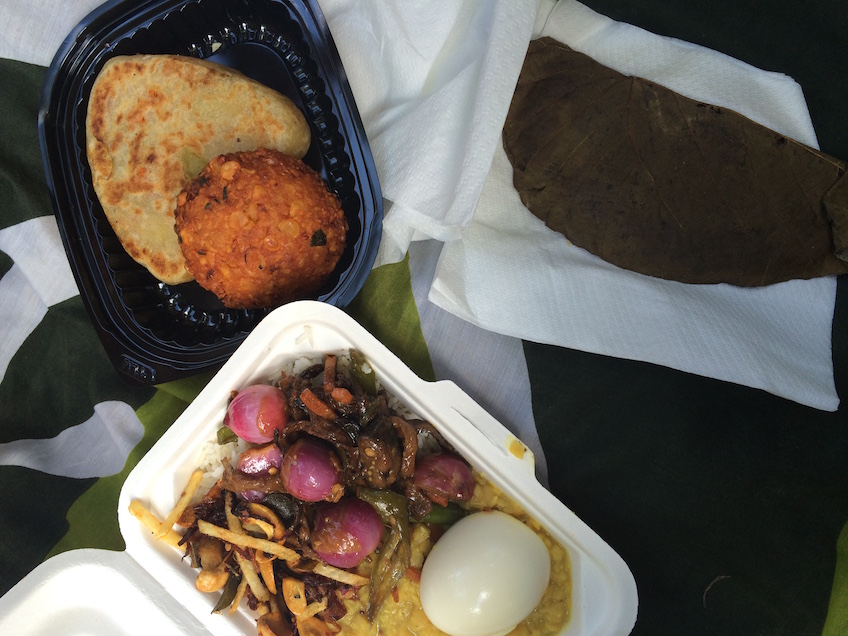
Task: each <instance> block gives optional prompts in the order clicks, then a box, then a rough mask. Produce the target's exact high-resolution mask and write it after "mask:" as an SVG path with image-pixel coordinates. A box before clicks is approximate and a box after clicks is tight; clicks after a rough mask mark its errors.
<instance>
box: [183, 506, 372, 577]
mask: <svg viewBox="0 0 848 636" xmlns="http://www.w3.org/2000/svg"><path fill="white" fill-rule="evenodd" d="M197 529H198V530H199V531H200V532H202V533H203V534H206V535H209V536H210V537H215V538H216V539H221V540H222V541H227V542H228V543H232V544H233V545H237V546H239V547H240V548H252V549H254V550H261V551H263V552H267V553H268V554H273V555H274V556H277V557H279V558H281V559H283V560H285V561H288V562H290V563H297V562H298V561H300V559H301V556H300V555H299V554H298V553H297V552H295V551H294V550H292V549H291V548H287V547H286V546H284V545H282V544H281V543H277V542H275V541H268V540H267V539H260V538H258V537H252V536H250V535H248V534H238V533H235V532H232V531H231V530H227V529H226V528H221V527H220V526H216V525H215V524H214V523H209V522H208V521H204V520H203V519H198V520H197ZM312 571H313V572H315V573H316V574H320V575H321V576H325V577H327V578H328V579H333V580H334V581H338V582H340V583H346V584H348V585H353V586H355V587H361V586H363V585H365V584H366V583H368V578H367V577H364V576H360V575H359V574H355V573H353V572H348V571H347V570H342V569H340V568H336V567H333V566H331V565H326V564H324V563H317V564H316V565H315V567H314V569H313V570H312Z"/></svg>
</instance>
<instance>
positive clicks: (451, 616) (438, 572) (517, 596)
mask: <svg viewBox="0 0 848 636" xmlns="http://www.w3.org/2000/svg"><path fill="white" fill-rule="evenodd" d="M550 574H551V558H550V554H549V553H548V549H547V547H546V546H545V544H544V543H543V542H542V540H541V538H539V535H538V534H536V533H535V532H534V531H533V530H531V529H530V528H528V527H527V526H526V525H524V524H523V523H522V522H521V521H519V520H518V519H516V518H515V517H512V516H510V515H508V514H505V513H503V512H498V511H494V510H493V511H484V512H476V513H473V514H471V515H468V516H467V517H464V518H463V519H461V520H460V521H458V522H457V523H456V524H454V525H453V526H452V527H451V528H449V529H448V530H447V532H445V534H444V535H442V537H441V538H439V540H438V541H436V543H435V544H434V545H433V549H432V550H431V551H430V554H429V555H428V556H427V558H426V559H425V561H424V566H423V567H422V569H421V606H422V608H423V609H424V613H425V614H426V615H427V618H428V619H430V622H431V623H433V625H434V626H436V627H438V628H439V629H440V630H442V631H443V632H446V633H447V634H450V636H502V635H503V634H507V633H509V632H510V631H512V630H513V628H515V626H516V625H518V623H520V622H521V621H522V620H523V619H524V618H525V617H526V616H527V615H528V614H529V613H530V612H532V611H533V609H534V608H535V607H536V606H537V605H538V604H539V601H540V600H541V599H542V595H543V594H544V593H545V589H546V588H547V586H548V580H549V579H550Z"/></svg>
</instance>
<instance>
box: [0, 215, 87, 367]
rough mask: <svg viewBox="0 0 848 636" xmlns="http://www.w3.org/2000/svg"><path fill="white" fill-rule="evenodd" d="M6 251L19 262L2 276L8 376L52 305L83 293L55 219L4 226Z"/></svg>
mask: <svg viewBox="0 0 848 636" xmlns="http://www.w3.org/2000/svg"><path fill="white" fill-rule="evenodd" d="M0 251H2V252H5V253H6V254H8V255H9V256H10V257H11V258H12V260H13V261H14V265H12V267H11V269H10V270H9V271H8V272H6V274H5V275H4V276H3V278H0V323H2V324H3V338H2V339H0V380H2V379H3V377H5V375H6V371H7V369H8V368H9V363H10V362H11V361H12V357H13V356H14V355H15V353H16V352H17V351H18V348H19V347H20V346H21V345H22V344H23V343H24V341H25V340H26V339H27V338H28V337H29V335H30V334H31V333H32V332H33V330H34V329H35V328H36V327H37V326H38V325H39V323H40V322H41V320H42V319H43V318H44V316H45V315H46V314H47V309H48V307H50V306H52V305H55V304H57V303H60V302H62V301H64V300H67V299H68V298H72V297H73V296H76V295H77V294H78V293H79V292H78V291H77V286H76V282H75V281H74V276H73V274H72V273H71V268H70V265H68V260H67V259H66V258H65V251H64V249H63V247H62V239H61V238H60V237H59V228H58V227H57V226H56V219H55V218H54V217H52V216H43V217H38V218H35V219H30V220H29V221H25V222H24V223H19V224H17V225H13V226H11V227H7V228H5V229H2V230H0Z"/></svg>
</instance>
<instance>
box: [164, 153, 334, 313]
mask: <svg viewBox="0 0 848 636" xmlns="http://www.w3.org/2000/svg"><path fill="white" fill-rule="evenodd" d="M174 217H175V229H176V231H177V235H178V236H179V240H180V247H181V249H182V251H183V254H184V255H185V259H186V264H187V267H188V269H189V271H190V272H191V273H192V274H193V275H194V277H195V279H196V280H197V282H198V283H199V284H200V285H201V286H202V287H203V288H205V289H207V290H209V291H211V292H212V293H214V294H215V295H216V296H218V298H220V299H221V302H223V303H224V305H225V306H227V307H231V308H240V309H254V308H259V307H273V306H275V305H279V304H282V303H284V302H287V301H290V300H295V299H297V298H303V297H306V296H309V295H310V294H313V293H315V292H316V291H317V290H318V289H319V288H320V287H321V285H322V284H323V283H324V282H325V281H326V280H327V278H328V276H329V275H330V274H331V273H332V271H333V270H334V269H335V267H336V265H337V264H338V262H339V259H340V258H341V255H342V252H344V248H345V235H346V233H347V228H348V226H347V220H346V219H345V215H344V212H343V211H342V208H341V204H340V203H339V200H338V198H337V197H336V196H335V195H334V194H333V193H331V192H330V191H329V190H328V189H327V184H326V183H325V182H324V180H323V179H322V178H321V176H320V175H319V174H318V173H317V172H315V171H314V170H313V169H312V168H310V167H309V166H307V165H306V164H305V163H304V162H303V161H301V160H300V159H297V158H295V157H291V156H288V155H285V154H283V153H281V152H278V151H276V150H268V149H264V148H261V149H259V150H255V151H250V152H235V153H231V154H224V155H219V156H218V157H216V158H214V159H213V160H212V161H210V162H209V164H208V165H207V166H206V167H205V168H204V169H203V170H202V172H201V173H200V174H199V175H198V176H197V177H196V178H195V179H192V180H191V181H190V182H189V183H188V184H187V185H186V187H185V188H184V189H183V191H182V192H181V193H180V194H179V196H178V197H177V208H176V211H175V213H174Z"/></svg>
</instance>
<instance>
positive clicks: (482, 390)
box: [409, 240, 548, 486]
mask: <svg viewBox="0 0 848 636" xmlns="http://www.w3.org/2000/svg"><path fill="white" fill-rule="evenodd" d="M440 251H441V243H439V242H438V241H435V240H430V241H416V242H415V243H413V244H412V245H410V247H409V268H410V271H411V273H412V292H413V294H414V295H415V303H416V306H417V307H418V314H419V316H421V329H422V331H423V332H424V339H425V340H426V341H427V347H428V349H429V351H430V359H431V361H432V362H433V371H434V372H435V374H436V378H437V379H439V380H442V379H449V380H452V381H453V382H455V383H456V384H457V385H458V386H459V387H460V388H461V389H462V390H463V391H465V392H466V393H468V395H470V396H471V397H472V398H473V399H474V400H475V401H476V402H477V403H478V404H480V406H482V407H483V408H484V409H486V410H487V411H488V412H489V413H491V415H492V416H493V417H495V419H497V420H498V421H500V422H501V423H502V424H503V425H504V426H506V427H507V428H508V429H509V430H510V431H511V432H512V433H513V434H514V435H515V436H516V437H517V438H518V439H520V440H521V441H522V442H524V444H525V445H526V446H527V447H528V448H529V449H530V450H531V451H533V455H534V456H535V459H536V478H537V479H538V480H539V482H540V483H541V484H543V485H545V486H546V485H547V483H548V467H547V462H546V458H545V454H544V451H543V450H542V444H541V442H540V441H539V434H538V432H537V431H536V423H535V420H534V419H533V405H532V401H531V392H530V379H529V377H528V375H527V362H526V360H525V359H524V348H523V347H522V344H521V341H520V340H519V339H517V338H511V337H509V336H504V335H502V334H499V333H495V332H493V331H486V330H485V329H480V328H479V327H477V326H476V325H474V324H472V323H470V322H467V321H465V320H462V319H461V318H458V317H457V316H454V315H453V314H450V313H448V312H446V311H444V310H443V309H441V308H440V307H437V306H436V305H434V304H433V303H431V302H429V301H428V300H427V292H428V291H429V289H430V285H431V283H432V281H433V272H434V270H435V268H436V262H437V260H438V256H439V252H440Z"/></svg>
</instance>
